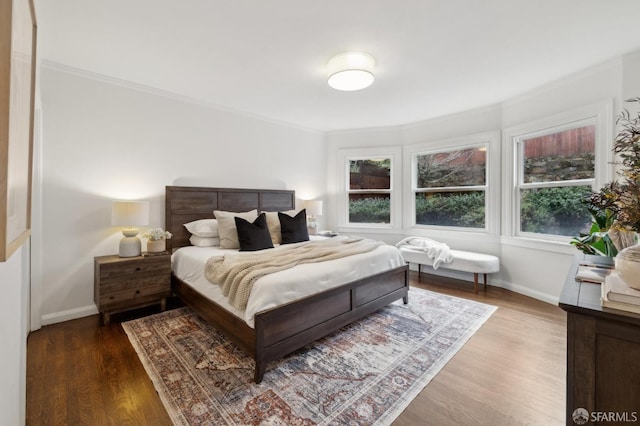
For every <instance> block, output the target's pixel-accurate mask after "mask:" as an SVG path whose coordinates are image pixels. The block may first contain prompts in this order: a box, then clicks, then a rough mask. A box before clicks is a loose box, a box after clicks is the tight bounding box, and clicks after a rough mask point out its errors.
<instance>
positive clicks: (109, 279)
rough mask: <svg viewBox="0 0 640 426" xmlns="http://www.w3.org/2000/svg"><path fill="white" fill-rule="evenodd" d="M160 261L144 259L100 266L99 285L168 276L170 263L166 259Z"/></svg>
mask: <svg viewBox="0 0 640 426" xmlns="http://www.w3.org/2000/svg"><path fill="white" fill-rule="evenodd" d="M160 260H161V261H160V262H158V261H155V259H154V260H152V261H147V259H144V260H132V261H126V262H119V263H108V264H104V265H100V275H99V278H100V283H101V284H102V285H107V284H109V283H115V282H124V281H138V280H140V279H146V278H152V277H162V276H166V277H168V276H170V275H171V263H169V262H167V261H166V259H160Z"/></svg>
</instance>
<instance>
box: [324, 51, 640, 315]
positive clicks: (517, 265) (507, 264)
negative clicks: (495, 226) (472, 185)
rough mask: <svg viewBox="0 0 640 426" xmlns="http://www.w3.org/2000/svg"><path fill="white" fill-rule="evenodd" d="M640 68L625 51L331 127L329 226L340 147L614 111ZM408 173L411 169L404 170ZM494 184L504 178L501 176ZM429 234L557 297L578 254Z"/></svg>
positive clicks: (545, 296)
mask: <svg viewBox="0 0 640 426" xmlns="http://www.w3.org/2000/svg"><path fill="white" fill-rule="evenodd" d="M638 69H640V54H636V55H627V56H625V58H624V60H622V58H618V59H616V60H613V61H611V62H608V63H605V64H601V65H598V66H596V67H593V68H591V69H588V70H585V71H583V72H581V73H578V74H575V75H572V76H568V77H566V78H564V79H562V80H560V81H555V82H550V83H549V84H547V85H545V86H543V87H540V88H538V89H537V90H534V91H532V92H529V93H526V94H523V95H522V96H519V97H518V98H515V99H512V100H509V101H507V102H504V103H502V104H499V105H493V106H488V107H486V108H481V109H477V110H472V111H466V112H463V113H459V114H455V115H450V116H445V117H440V118H436V119H433V120H426V121H423V122H419V123H414V124H410V125H405V126H398V127H393V128H376V129H361V130H352V131H347V132H332V133H329V134H328V135H327V161H328V164H327V182H328V186H327V192H328V193H329V194H331V197H330V199H331V201H332V204H331V208H330V209H329V211H328V214H329V217H328V218H327V220H328V226H329V227H333V228H335V227H336V226H337V214H336V209H337V206H336V203H335V193H336V192H337V189H336V176H337V173H339V170H342V168H341V167H342V166H341V165H340V164H337V161H338V160H337V158H338V155H337V152H338V150H340V149H343V148H357V147H368V146H376V147H377V146H384V145H386V146H395V145H402V146H408V145H413V144H429V143H430V142H437V141H441V140H446V139H450V138H456V137H461V136H465V135H474V134H479V133H483V132H490V131H501V130H503V129H505V128H507V127H510V126H515V125H518V124H522V123H527V122H531V121H534V120H538V119H541V118H544V117H549V116H553V115H555V114H557V113H560V112H564V111H567V110H571V109H575V108H578V107H581V106H583V105H586V104H593V103H597V102H609V103H611V104H612V105H613V110H614V113H616V114H617V112H618V111H619V110H620V107H621V99H622V98H624V96H623V95H622V93H623V74H624V76H625V79H624V81H625V83H624V87H625V88H626V92H631V91H634V90H635V91H636V93H635V94H632V93H626V97H627V98H628V97H631V96H640V92H639V91H638V88H639V87H638V86H640V79H639V76H640V74H639V73H638ZM611 120H612V122H613V121H614V120H615V117H611ZM612 128H613V126H612ZM611 139H613V134H612V135H611ZM404 173H407V171H406V170H405V171H404ZM497 184H498V185H501V182H497ZM405 203H406V200H405ZM504 210H505V209H504V207H503V208H502V217H506V215H507V212H505V211H504ZM411 232H412V231H411V230H410V229H408V226H407V224H404V229H403V233H402V234H397V235H388V234H384V236H383V239H384V240H385V241H387V242H397V241H398V240H400V239H401V238H403V237H405V236H407V235H409V234H410V233H411ZM360 234H362V235H365V236H367V235H368V236H374V237H378V236H379V235H376V234H375V233H374V232H373V231H371V232H360ZM432 236H433V238H437V239H439V240H441V241H444V242H446V243H448V244H449V245H450V246H451V247H453V248H460V249H467V250H475V251H480V252H486V253H492V254H496V255H498V256H500V258H501V272H500V273H499V274H496V275H495V276H494V277H492V282H493V283H494V284H497V285H501V286H503V287H506V288H510V289H512V290H515V291H518V292H520V293H523V294H527V295H530V296H532V297H536V298H538V299H541V300H545V301H548V302H551V303H555V302H557V300H558V297H559V295H560V291H561V289H562V284H563V283H564V279H565V276H566V273H567V271H568V268H569V265H570V263H571V260H572V258H573V255H574V254H575V253H577V251H576V250H575V249H574V248H573V247H571V246H569V245H568V244H566V245H563V246H561V247H558V245H548V244H539V243H535V242H523V241H518V242H516V241H513V239H512V238H505V237H504V236H500V235H497V234H496V235H489V234H485V235H483V234H477V233H465V232H453V231H447V232H442V231H433V233H432ZM542 265H543V267H542ZM441 273H442V274H445V275H451V276H456V277H458V278H463V279H471V276H470V275H460V274H452V273H449V272H447V271H443V272H441Z"/></svg>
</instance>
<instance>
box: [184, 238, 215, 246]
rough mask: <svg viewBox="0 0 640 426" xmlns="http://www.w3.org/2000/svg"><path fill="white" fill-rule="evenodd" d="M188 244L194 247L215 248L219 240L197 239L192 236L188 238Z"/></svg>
mask: <svg viewBox="0 0 640 426" xmlns="http://www.w3.org/2000/svg"><path fill="white" fill-rule="evenodd" d="M189 242H190V243H191V245H194V246H196V247H215V246H219V245H220V238H218V237H209V238H207V237H198V236H196V235H192V236H191V237H190V238H189Z"/></svg>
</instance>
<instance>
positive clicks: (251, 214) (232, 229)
mask: <svg viewBox="0 0 640 426" xmlns="http://www.w3.org/2000/svg"><path fill="white" fill-rule="evenodd" d="M213 214H214V215H215V216H216V219H217V220H218V231H219V232H220V247H222V248H228V249H237V248H240V242H239V241H238V230H237V229H236V220H235V219H234V218H235V217H240V218H242V219H244V220H247V221H249V222H253V221H254V220H256V219H257V218H258V210H255V209H254V210H251V211H248V212H243V213H235V212H225V211H221V210H214V212H213Z"/></svg>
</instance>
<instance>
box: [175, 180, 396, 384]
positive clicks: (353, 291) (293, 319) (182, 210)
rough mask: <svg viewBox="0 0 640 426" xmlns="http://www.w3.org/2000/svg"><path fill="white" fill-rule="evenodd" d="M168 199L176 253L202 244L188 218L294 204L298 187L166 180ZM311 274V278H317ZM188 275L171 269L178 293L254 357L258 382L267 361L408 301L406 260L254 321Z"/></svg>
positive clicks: (290, 207)
mask: <svg viewBox="0 0 640 426" xmlns="http://www.w3.org/2000/svg"><path fill="white" fill-rule="evenodd" d="M165 202H166V210H165V222H166V229H167V230H168V231H169V232H171V233H172V234H173V238H171V239H170V240H167V243H168V248H169V249H170V250H171V251H172V253H173V256H174V257H175V256H176V255H177V254H178V253H177V252H176V251H177V250H179V249H180V248H182V247H184V248H185V252H186V250H192V251H195V250H197V249H198V248H190V247H188V246H191V243H190V242H189V237H190V236H191V234H190V233H189V232H188V231H187V230H186V228H185V227H184V224H185V223H189V222H192V221H194V220H198V219H204V218H213V211H214V210H225V211H231V212H244V211H249V210H252V209H257V210H258V211H289V210H293V209H294V208H295V193H294V191H289V190H257V189H229V188H204V187H184V186H167V187H166V199H165ZM393 249H394V250H395V248H393ZM202 253H204V252H202ZM199 255H200V256H201V257H202V256H205V255H204V254H199ZM174 263H176V262H174ZM296 268H298V267H296ZM308 280H309V281H311V282H313V281H314V278H312V277H310V278H308ZM189 281H190V280H188V279H186V278H185V279H184V280H183V279H180V278H179V277H178V276H177V275H176V273H175V272H172V286H173V291H174V293H175V294H176V295H177V296H178V297H179V298H180V299H181V300H182V301H183V302H184V303H185V304H186V305H188V306H189V307H191V308H192V309H193V310H194V311H195V312H196V313H198V314H199V315H200V316H201V317H203V318H204V319H206V320H207V321H208V322H209V323H211V324H212V325H213V326H214V327H216V329H218V330H219V331H220V332H222V333H223V334H224V335H225V336H227V337H228V338H229V339H230V340H231V341H232V342H234V343H235V344H236V345H238V347H240V348H241V349H242V350H244V351H245V352H246V353H247V354H249V355H250V356H251V357H252V358H253V359H254V360H255V374H254V381H255V382H256V383H260V382H261V381H262V378H263V376H264V374H265V371H266V367H267V364H268V363H269V362H271V361H274V360H277V359H279V358H281V357H283V356H285V355H287V354H289V353H291V352H293V351H295V350H297V349H300V348H302V347H303V346H305V345H307V344H309V343H311V342H313V341H315V340H317V339H319V338H321V337H323V336H326V335H327V334H329V333H331V332H333V331H335V330H337V329H339V328H341V327H343V326H345V325H347V324H350V323H351V322H353V321H356V320H358V319H360V318H363V317H365V316H367V315H369V314H371V313H373V312H375V311H377V310H378V309H380V308H382V307H384V306H386V305H388V304H389V303H391V302H393V301H395V300H398V299H401V298H402V299H403V301H404V303H408V285H409V284H408V267H407V265H406V264H405V263H404V262H402V264H401V265H400V266H394V267H391V268H385V270H382V271H379V272H376V273H374V274H372V275H368V276H364V277H359V278H357V279H354V280H352V281H349V282H346V283H341V284H339V285H337V286H332V287H330V288H327V289H323V290H321V291H320V292H317V293H314V294H310V295H308V296H304V297H302V298H299V299H296V300H293V301H289V302H287V303H285V304H282V305H279V306H275V307H270V308H267V309H263V310H259V311H257V312H255V314H253V324H251V325H250V323H251V322H250V321H249V322H247V321H246V320H245V318H243V317H242V316H241V315H239V314H238V313H237V312H234V311H233V309H229V307H228V306H224V303H221V302H215V301H214V300H212V298H211V297H208V295H206V294H205V292H202V291H201V290H200V289H198V287H197V286H194V285H193V284H192V283H190V282H189ZM303 281H304V280H303ZM307 283H308V282H307ZM302 284H305V283H302ZM212 286H213V285H212Z"/></svg>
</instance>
